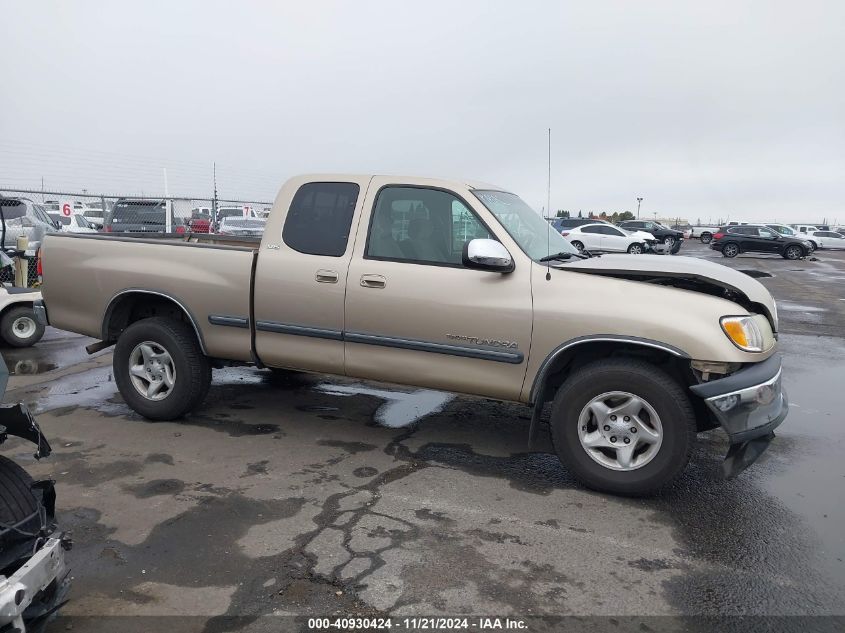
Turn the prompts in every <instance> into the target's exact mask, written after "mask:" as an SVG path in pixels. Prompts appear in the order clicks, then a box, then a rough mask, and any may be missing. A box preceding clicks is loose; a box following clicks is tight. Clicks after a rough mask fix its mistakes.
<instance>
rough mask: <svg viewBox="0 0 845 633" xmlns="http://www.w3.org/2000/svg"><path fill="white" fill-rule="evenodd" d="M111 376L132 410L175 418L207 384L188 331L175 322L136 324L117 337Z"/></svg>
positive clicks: (203, 362)
mask: <svg viewBox="0 0 845 633" xmlns="http://www.w3.org/2000/svg"><path fill="white" fill-rule="evenodd" d="M114 378H115V382H116V383H117V388H118V389H119V390H120V394H121V395H122V396H123V399H124V400H125V401H126V404H128V405H129V406H130V407H132V409H133V410H135V411H136V412H137V413H139V414H141V415H142V416H144V417H145V418H148V419H150V420H175V419H177V418H180V417H182V416H183V415H185V414H186V413H188V412H189V411H191V410H192V409H194V408H195V407H197V406H198V405H199V404H200V403H201V402H202V401H203V399H204V398H205V395H206V393H208V387H209V385H210V384H211V365H210V364H209V362H208V358H206V356H205V355H204V354H203V353H202V349H201V348H200V345H199V341H198V340H197V337H196V334H195V333H194V331H193V330H192V329H191V327H190V326H189V325H188V324H186V323H183V322H182V321H177V320H175V319H169V318H161V317H153V318H149V319H142V320H141V321H136V322H135V323H133V324H132V325H130V326H129V327H128V328H126V329H125V330H124V331H123V332H122V333H121V334H120V337H119V338H118V339H117V345H115V348H114Z"/></svg>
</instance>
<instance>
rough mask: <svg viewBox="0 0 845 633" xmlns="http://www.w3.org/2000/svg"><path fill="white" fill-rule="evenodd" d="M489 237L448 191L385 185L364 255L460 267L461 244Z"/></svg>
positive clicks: (463, 205)
mask: <svg viewBox="0 0 845 633" xmlns="http://www.w3.org/2000/svg"><path fill="white" fill-rule="evenodd" d="M488 237H490V233H489V232H488V231H487V229H486V228H485V227H484V225H483V224H482V223H481V221H480V220H479V219H478V217H477V216H476V215H475V214H474V213H473V212H472V211H471V210H470V209H469V208H468V207H467V206H466V205H465V204H464V203H463V202H462V201H461V200H459V199H458V198H456V197H455V196H454V195H452V194H450V193H446V192H445V191H438V190H436V189H423V188H416V187H385V188H384V189H382V190H381V191H380V192H379V195H378V198H377V199H376V203H375V209H374V210H373V217H372V219H371V222H370V233H369V237H368V240H367V251H366V257H367V258H368V259H386V260H394V261H407V262H415V263H429V264H447V265H456V266H460V265H461V254H462V252H463V248H464V244H465V243H466V242H468V241H470V240H473V239H476V238H488Z"/></svg>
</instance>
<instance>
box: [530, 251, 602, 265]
mask: <svg viewBox="0 0 845 633" xmlns="http://www.w3.org/2000/svg"><path fill="white" fill-rule="evenodd" d="M573 257H579V258H580V259H587V258H588V257H591V255H589V254H588V255H583V254H581V253H569V252H563V251H561V252H560V253H553V254H551V255H546V256H545V257H541V258H540V259H538V260H537V261H538V262H550V261H552V260H555V259H560V260H566V259H572V258H573Z"/></svg>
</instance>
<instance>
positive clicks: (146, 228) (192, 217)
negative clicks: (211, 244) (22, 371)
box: [0, 188, 272, 286]
mask: <svg viewBox="0 0 845 633" xmlns="http://www.w3.org/2000/svg"><path fill="white" fill-rule="evenodd" d="M271 207H272V202H269V201H266V200H226V199H222V198H213V197H212V198H184V197H171V196H164V197H162V196H137V195H132V196H118V195H101V194H91V193H88V192H82V193H80V192H62V191H37V190H21V189H4V188H0V246H2V250H3V252H4V253H5V254H6V255H7V256H8V257H11V258H13V259H16V260H18V261H25V262H27V264H28V271H27V274H26V278H27V285H28V286H37V285H38V284H39V283H40V277H39V274H38V267H37V262H36V259H37V253H38V249H39V248H40V245H41V241H42V240H43V239H44V236H45V235H47V234H50V233H58V232H64V233H89V234H92V233H96V234H102V235H112V236H127V235H129V236H136V237H140V236H144V235H147V236H153V235H159V236H162V237H165V236H167V237H174V238H178V237H181V238H185V237H187V236H188V235H190V234H208V233H212V234H220V235H231V236H239V237H260V236H261V235H262V234H263V232H264V223H265V220H266V218H267V216H268V214H269V212H270V208H271ZM6 263H7V264H8V262H6ZM14 278H15V273H14V269H13V267H12V266H9V265H6V266H4V267H3V268H2V269H0V282H2V283H4V284H10V283H14Z"/></svg>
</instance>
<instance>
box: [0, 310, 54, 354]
mask: <svg viewBox="0 0 845 633" xmlns="http://www.w3.org/2000/svg"><path fill="white" fill-rule="evenodd" d="M0 336H2V337H3V340H4V341H5V342H6V344H7V345H11V346H12V347H30V346H31V345H35V344H36V343H37V342H38V341H40V340H41V337H42V336H44V326H43V325H41V324H40V323H39V322H38V320H37V319H36V318H35V312H34V311H33V309H32V308H30V307H28V306H17V307H14V308H12V309H11V310H9V311H8V312H7V313H6V314H4V315H3V319H2V320H0Z"/></svg>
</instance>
